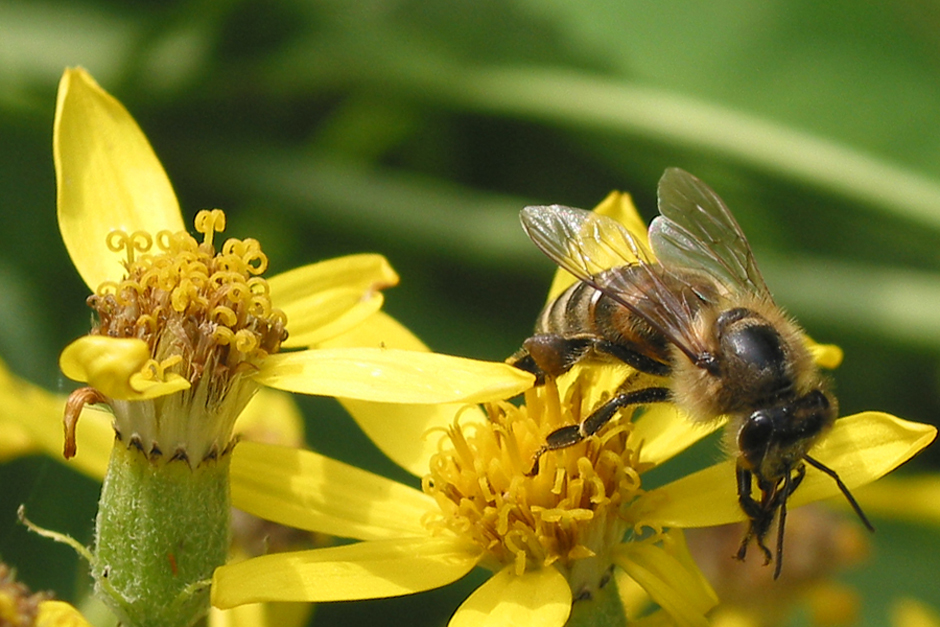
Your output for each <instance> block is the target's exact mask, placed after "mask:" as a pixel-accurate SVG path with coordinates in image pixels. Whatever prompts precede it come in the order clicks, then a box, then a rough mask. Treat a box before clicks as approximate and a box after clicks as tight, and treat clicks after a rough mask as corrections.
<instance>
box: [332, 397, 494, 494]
mask: <svg viewBox="0 0 940 627" xmlns="http://www.w3.org/2000/svg"><path fill="white" fill-rule="evenodd" d="M339 402H340V403H341V404H342V405H343V407H345V408H346V411H348V412H349V414H350V415H351V416H352V417H353V419H354V420H355V421H356V424H358V425H359V426H360V427H361V428H362V430H363V431H364V432H365V434H366V435H367V436H369V439H370V440H372V441H373V442H374V443H375V445H376V446H377V447H378V448H379V449H380V450H381V451H382V452H383V453H385V455H387V456H388V457H389V459H391V460H392V461H393V462H395V463H396V464H398V465H399V466H401V467H402V468H404V469H405V470H407V471H408V472H410V473H411V474H413V475H415V476H418V477H420V476H422V475H425V474H427V472H428V462H429V461H430V459H431V456H432V455H433V454H435V453H437V452H438V443H439V442H440V439H441V434H442V433H443V431H442V430H443V429H445V428H447V427H448V426H450V425H452V424H453V422H454V417H455V416H456V415H457V412H462V413H461V417H462V418H464V419H466V420H467V421H470V420H471V419H472V420H483V419H485V416H484V414H483V412H482V411H480V409H479V408H478V407H474V406H468V405H466V404H463V403H446V404H442V405H409V404H395V403H373V402H370V401H356V400H351V399H346V398H341V399H339Z"/></svg>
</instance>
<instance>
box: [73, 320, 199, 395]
mask: <svg viewBox="0 0 940 627" xmlns="http://www.w3.org/2000/svg"><path fill="white" fill-rule="evenodd" d="M149 361H150V349H149V348H148V347H147V343H146V342H144V341H143V340H138V339H134V338H115V337H106V336H103V335H86V336H84V337H80V338H78V339H77V340H75V341H74V342H72V343H71V344H69V345H68V346H66V347H65V350H63V351H62V354H61V355H60V356H59V367H60V368H61V369H62V373H63V374H64V375H65V376H67V377H68V378H69V379H72V380H73V381H82V382H86V383H88V384H89V385H90V386H91V387H93V388H95V389H97V390H98V391H99V392H101V393H103V394H104V395H105V396H108V397H110V398H113V399H118V400H125V401H142V400H147V399H151V398H157V397H159V396H166V395H167V394H172V393H174V392H178V391H180V390H185V389H188V388H189V387H190V385H189V382H188V381H186V380H185V379H184V378H183V377H181V376H179V375H178V374H175V373H167V374H166V378H165V380H163V381H160V380H153V379H147V378H145V377H143V376H142V371H143V370H144V368H145V366H146V365H147V364H148V362H149Z"/></svg>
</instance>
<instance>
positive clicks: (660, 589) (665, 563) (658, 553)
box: [614, 542, 718, 627]
mask: <svg viewBox="0 0 940 627" xmlns="http://www.w3.org/2000/svg"><path fill="white" fill-rule="evenodd" d="M614 563H615V564H617V565H618V566H620V567H621V568H623V569H624V570H625V571H626V572H627V574H628V575H630V577H631V578H633V579H634V580H635V581H636V582H637V583H639V584H640V585H641V586H642V587H643V588H644V589H645V590H646V591H647V592H648V593H649V595H650V597H651V598H652V599H653V600H654V601H655V602H656V603H658V604H659V606H660V607H662V608H663V609H664V610H666V611H667V612H668V613H669V614H670V615H671V616H672V617H673V619H675V621H676V624H677V625H683V626H690V627H691V626H693V625H695V626H698V627H707V626H708V620H707V619H706V618H705V614H706V613H707V612H708V611H709V610H710V609H711V608H713V607H714V606H715V605H717V604H718V599H717V597H715V593H714V591H712V589H711V587H710V586H708V584H707V583H705V580H704V579H703V578H702V577H700V576H699V574H698V573H692V572H689V570H688V569H687V568H686V567H685V566H684V565H683V564H682V562H680V561H679V560H678V559H676V558H675V557H673V556H672V555H670V554H669V553H668V552H667V551H666V550H665V549H663V548H661V547H658V546H655V545H653V544H649V543H646V542H627V543H624V544H621V545H619V546H618V547H617V548H616V549H615V550H614Z"/></svg>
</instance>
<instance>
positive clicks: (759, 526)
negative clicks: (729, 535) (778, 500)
mask: <svg viewBox="0 0 940 627" xmlns="http://www.w3.org/2000/svg"><path fill="white" fill-rule="evenodd" d="M752 476H753V473H752V472H751V471H750V470H748V469H747V468H745V467H743V466H741V465H740V464H739V465H738V469H737V479H738V503H739V504H740V505H741V509H742V510H743V511H744V513H745V514H746V515H747V518H748V527H747V533H745V534H744V539H742V540H741V546H740V547H739V548H738V552H737V553H736V554H735V556H734V557H735V559H737V560H740V561H744V558H745V557H746V556H747V547H748V545H749V544H750V543H751V540H752V539H756V540H757V547H758V548H759V549H760V550H761V553H763V554H764V563H765V564H769V563H770V561H771V560H772V559H773V554H772V553H771V552H770V549H768V548H767V547H766V546H765V545H764V537H765V536H766V535H767V532H768V531H770V525H771V524H772V523H773V520H774V509H775V508H773V507H771V508H769V509H768V507H767V498H766V496H767V495H766V492H765V493H764V498H763V499H762V500H761V501H760V502H758V501H755V500H754V497H752V496H751V488H752V483H751V477H752ZM758 483H760V482H758ZM761 489H762V490H763V486H761Z"/></svg>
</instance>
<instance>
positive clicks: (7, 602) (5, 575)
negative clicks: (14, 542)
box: [0, 562, 91, 627]
mask: <svg viewBox="0 0 940 627" xmlns="http://www.w3.org/2000/svg"><path fill="white" fill-rule="evenodd" d="M51 596H52V595H50V594H48V593H45V592H37V593H31V592H30V590H29V589H28V588H27V587H26V586H24V585H23V584H22V583H19V582H17V581H16V579H15V578H14V576H13V573H11V572H10V569H9V568H7V565H6V564H4V563H2V562H0V625H8V626H9V627H34V626H35V627H91V625H90V624H89V623H88V621H86V620H85V619H84V617H83V616H82V615H81V613H80V612H79V611H78V610H76V609H75V608H74V607H72V606H71V605H69V604H68V603H65V602H63V601H55V600H53V599H52V598H51Z"/></svg>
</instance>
